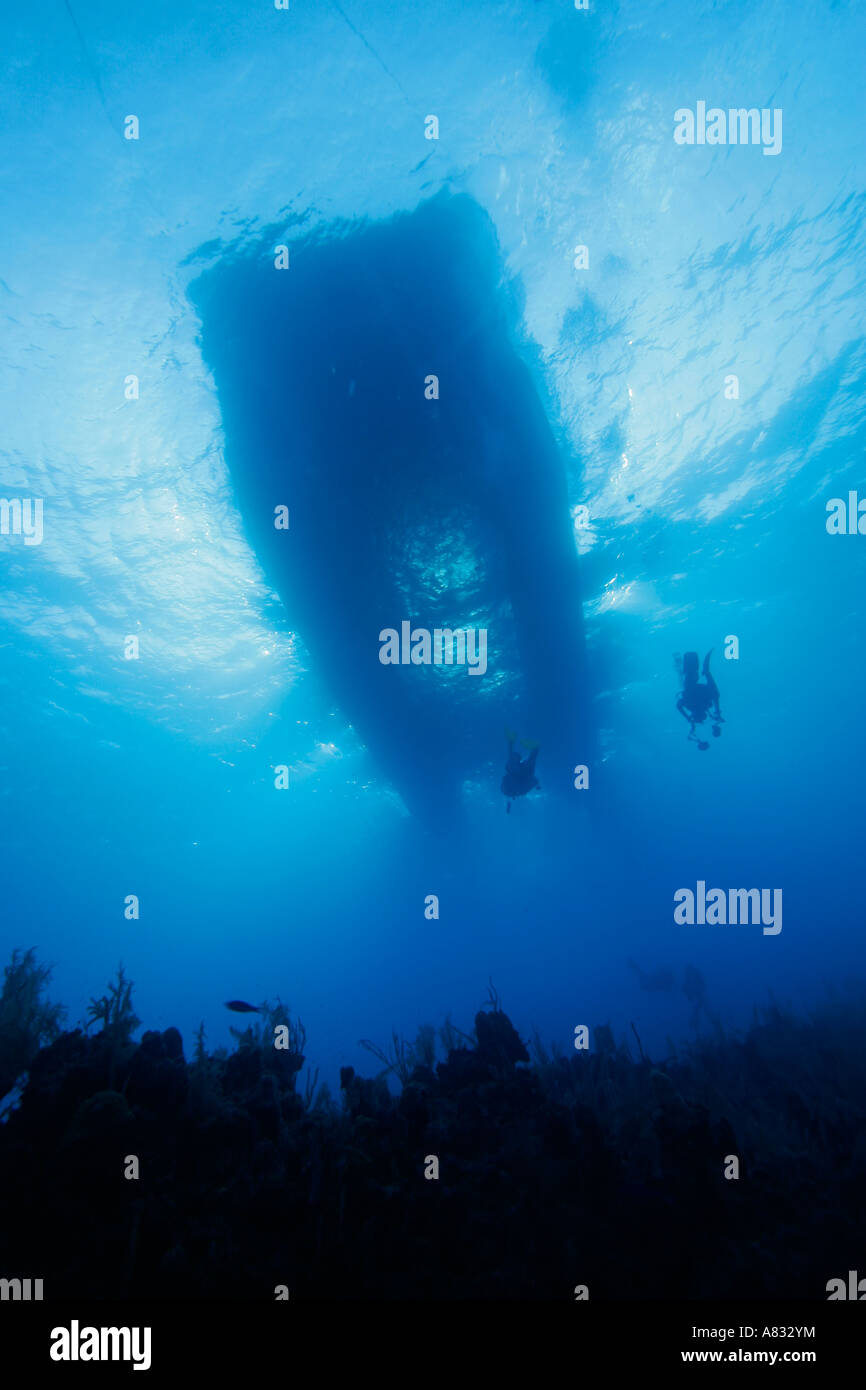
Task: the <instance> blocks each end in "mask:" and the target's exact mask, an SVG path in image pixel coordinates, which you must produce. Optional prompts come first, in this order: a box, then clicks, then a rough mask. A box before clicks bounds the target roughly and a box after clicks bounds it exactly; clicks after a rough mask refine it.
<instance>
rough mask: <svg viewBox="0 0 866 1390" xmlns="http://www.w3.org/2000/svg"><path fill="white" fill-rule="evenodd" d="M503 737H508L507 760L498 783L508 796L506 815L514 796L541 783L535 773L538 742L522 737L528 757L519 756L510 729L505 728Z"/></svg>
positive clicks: (520, 794) (526, 791) (514, 735)
mask: <svg viewBox="0 0 866 1390" xmlns="http://www.w3.org/2000/svg"><path fill="white" fill-rule="evenodd" d="M505 737H506V738H507V739H508V762H507V763H506V764H505V776H504V777H503V779H502V782H501V783H500V790H501V791H502V795H503V796H505V797H507V798H508V804H507V805H506V807H505V813H506V815H508V814H509V813H510V811H511V803H512V801H513V800H514V798H515V797H518V796H526V795H527V793H528V792H531V791H533V790H534V788H536V787H539V788H540V786H541V783H540V782H539V780H538V778H537V777H536V775H535V759H536V758H537V757H538V744H537V743H534V742H533V741H532V740H531V739H528V738H525V739H523V746H524V748H526V749H528V751H529V757H528V758H521V756H520V754H519V753H518V752H516V751H515V748H514V744H515V741H516V739H517V735H516V734H515V733H513V732H512V730H511V729H506V730H505Z"/></svg>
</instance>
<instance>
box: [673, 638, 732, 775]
mask: <svg viewBox="0 0 866 1390" xmlns="http://www.w3.org/2000/svg"><path fill="white" fill-rule="evenodd" d="M712 653H713V649H712V647H710V650H709V651H708V652H707V654H706V656H705V657H704V669H703V677H704V678H703V681H701V680H699V679H698V654H697V652H686V654H685V655H684V657H683V659H682V662H680V659H679V657H675V663H676V665H677V669H678V670H679V673H680V676H681V677H682V682H683V688H682V690H681V692H680V698H679V699H678V700H677V709H678V710H679V712H680V714H681V715H682V716H683V718H684V719H687V720H688V722H689V726H690V727H689V741H690V742H693V743H696V744H697V745H698V750H699V752H701V753H706V751H707V749H708V748H709V746H710V745H709V743H707V741H706V740H705V739H701V738H698V736H697V734H696V733H695V725H696V724H703V722H704V720H705V719H706V717H707V715H708V714H709V716H710V718H711V719H712V721H713V738H721V734H722V730H721V725H722V724H724V722H725V721H724V719H723V718H722V712H721V710H720V709H719V687H718V686H717V685H716V682H715V681H714V680H713V678H712V676H711V675H710V657H711V656H712Z"/></svg>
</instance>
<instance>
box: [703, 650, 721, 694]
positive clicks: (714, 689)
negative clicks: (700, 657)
mask: <svg viewBox="0 0 866 1390" xmlns="http://www.w3.org/2000/svg"><path fill="white" fill-rule="evenodd" d="M712 653H713V649H712V647H710V650H709V651H708V652H707V654H706V656H705V657H704V680H705V681H706V683H707V690H708V691H709V692H710V694H711V695H712V697H713V704H714V705H715V706H716V708H717V709H718V705H719V687H718V686H717V685H716V682H715V681H714V680H713V678H712V676H711V675H710V657H711V656H712Z"/></svg>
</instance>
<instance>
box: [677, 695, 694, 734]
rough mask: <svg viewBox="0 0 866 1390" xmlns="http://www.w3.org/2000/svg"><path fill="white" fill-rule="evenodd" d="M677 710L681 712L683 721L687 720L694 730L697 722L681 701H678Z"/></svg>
mask: <svg viewBox="0 0 866 1390" xmlns="http://www.w3.org/2000/svg"><path fill="white" fill-rule="evenodd" d="M677 709H678V710H679V712H680V714H681V715H682V716H683V719H686V720H687V721H688V722H689V724H691V726H692V728H694V727H695V721H694V720H693V719H692V716H691V715H690V714H689V712H688V710H687V709H686V707H685V705H684V704H683V701H682V700H681V699H680V700H677Z"/></svg>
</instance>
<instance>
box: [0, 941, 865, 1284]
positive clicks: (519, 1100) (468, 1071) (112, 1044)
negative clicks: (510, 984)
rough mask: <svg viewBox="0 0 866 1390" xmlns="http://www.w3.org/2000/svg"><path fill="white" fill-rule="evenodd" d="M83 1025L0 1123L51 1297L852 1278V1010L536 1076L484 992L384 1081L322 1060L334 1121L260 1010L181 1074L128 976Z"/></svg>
mask: <svg viewBox="0 0 866 1390" xmlns="http://www.w3.org/2000/svg"><path fill="white" fill-rule="evenodd" d="M13 964H15V962H14V961H13ZM17 964H18V966H19V967H20V965H21V962H20V961H18V962H17ZM27 968H28V969H29V970H31V971H32V970H33V969H34V963H33V960H32V957H30V958H29V959H28V965H27ZM103 1006H104V1007H103ZM97 1013H98V1017H99V1018H101V1019H102V1021H103V1025H104V1026H103V1030H102V1032H101V1033H98V1034H96V1035H95V1036H91V1035H88V1033H86V1032H84V1031H82V1030H80V1029H76V1030H74V1031H72V1032H66V1033H62V1034H60V1035H58V1036H55V1037H54V1038H53V1039H52V1040H47V1039H46V1041H47V1045H45V1046H43V1047H42V1048H41V1050H40V1051H39V1052H38V1054H37V1055H35V1056H32V1057H31V1058H30V1082H29V1085H28V1086H27V1088H26V1091H25V1092H24V1095H23V1099H22V1102H21V1105H20V1108H19V1109H18V1110H17V1111H16V1112H15V1113H12V1114H11V1115H10V1116H9V1118H8V1123H6V1124H5V1125H4V1126H2V1128H0V1230H2V1231H3V1247H4V1265H5V1266H7V1267H8V1268H13V1269H14V1268H22V1269H24V1268H26V1269H28V1270H33V1271H36V1272H38V1275H39V1277H41V1278H43V1279H44V1280H45V1288H46V1297H49V1298H50V1297H61V1296H65V1295H71V1294H73V1293H74V1294H76V1295H77V1296H81V1297H85V1296H93V1297H98V1298H110V1297H118V1296H135V1297H158V1298H178V1299H183V1298H202V1297H204V1298H208V1297H210V1298H227V1297H231V1298H238V1297H240V1298H251V1299H271V1298H273V1296H274V1287H275V1286H276V1285H277V1284H285V1285H288V1287H289V1289H290V1291H291V1296H292V1297H293V1298H295V1297H300V1298H327V1299H338V1300H342V1299H354V1298H374V1299H407V1298H410V1299H411V1298H425V1299H427V1298H438V1299H492V1298H500V1299H501V1298H519V1299H571V1298H572V1297H573V1289H574V1286H575V1285H576V1284H586V1285H588V1287H589V1290H590V1297H591V1298H593V1299H628V1298H641V1299H643V1298H692V1299H699V1298H710V1297H723V1298H725V1297H727V1298H755V1297H757V1298H768V1299H772V1298H782V1297H800V1298H807V1299H821V1298H823V1297H825V1294H824V1289H825V1285H826V1281H827V1280H828V1279H829V1278H831V1277H832V1276H834V1275H835V1274H837V1273H839V1272H840V1271H841V1272H843V1273H844V1271H845V1270H847V1269H849V1268H851V1269H855V1268H858V1261H859V1262H860V1264H862V1250H863V1242H864V1234H866V1198H864V1193H866V1181H864V1180H866V1144H864V1137H863V1136H864V1133H866V1045H864V1044H866V1013H864V1009H863V1006H862V1003H854V1004H851V1003H844V1002H841V1001H838V1000H837V1001H835V1002H833V1003H832V1004H828V1005H827V1007H826V1008H824V1009H823V1010H821V1011H820V1012H818V1013H816V1014H815V1015H813V1016H811V1017H796V1016H794V1015H792V1014H789V1013H785V1012H783V1011H781V1010H779V1009H777V1008H775V1007H773V1008H770V1009H766V1010H764V1011H762V1012H761V1013H759V1014H758V1015H756V1017H755V1020H754V1023H753V1025H752V1027H751V1028H750V1029H749V1030H748V1032H747V1033H746V1034H745V1035H744V1036H742V1037H734V1036H730V1035H720V1033H719V1031H718V1029H714V1031H713V1032H712V1034H710V1035H708V1036H706V1037H699V1038H698V1039H697V1040H696V1041H695V1042H694V1043H693V1044H692V1045H691V1047H689V1048H683V1049H681V1050H680V1052H679V1053H678V1055H676V1056H673V1057H669V1058H666V1059H664V1060H658V1061H653V1060H652V1059H651V1058H649V1057H647V1056H646V1055H645V1053H644V1051H643V1048H642V1047H641V1046H640V1042H639V1039H638V1040H637V1055H633V1053H632V1050H631V1048H630V1047H629V1046H627V1045H626V1043H625V1042H622V1041H617V1040H616V1038H615V1037H614V1034H613V1032H612V1030H611V1029H610V1028H609V1027H607V1026H606V1025H600V1026H599V1027H597V1028H596V1029H594V1030H593V1031H592V1046H591V1048H590V1050H589V1051H588V1052H577V1051H572V1052H571V1053H570V1055H568V1056H564V1055H556V1054H552V1053H551V1052H549V1051H548V1050H547V1049H546V1048H545V1047H544V1045H543V1043H542V1042H541V1040H540V1038H538V1037H537V1036H536V1040H535V1044H534V1047H533V1054H534V1055H533V1060H530V1057H529V1053H528V1051H527V1049H526V1046H525V1045H524V1042H523V1041H522V1039H521V1038H520V1036H519V1035H518V1032H517V1030H516V1029H515V1028H514V1026H513V1024H512V1023H511V1021H510V1020H509V1018H508V1017H507V1015H506V1014H505V1013H504V1012H503V1010H502V1007H501V1004H500V1002H499V1000H498V998H497V997H496V996H495V993H494V994H492V995H491V997H490V998H489V999H488V1001H487V1007H485V1008H482V1009H481V1010H480V1011H479V1012H478V1014H477V1015H476V1018H475V1025H474V1031H473V1033H472V1034H471V1035H467V1034H464V1033H459V1032H458V1030H456V1029H455V1028H454V1026H453V1025H451V1024H450V1023H449V1024H447V1025H446V1026H445V1028H444V1029H443V1030H442V1031H441V1032H440V1036H439V1039H438V1046H437V1037H436V1034H435V1031H434V1029H433V1028H432V1026H431V1025H429V1024H428V1025H424V1026H423V1027H422V1028H421V1029H419V1033H418V1037H417V1039H416V1041H415V1042H414V1043H412V1044H407V1043H406V1042H405V1041H404V1040H403V1039H401V1038H399V1037H398V1036H396V1035H394V1036H393V1037H392V1043H391V1047H390V1049H388V1050H385V1049H381V1048H379V1047H377V1046H376V1045H373V1044H371V1045H370V1047H369V1049H368V1050H371V1051H372V1052H374V1054H375V1055H376V1056H377V1057H378V1060H379V1061H380V1062H381V1063H382V1064H383V1070H382V1071H381V1072H380V1073H379V1075H377V1076H374V1077H372V1078H369V1077H363V1076H359V1075H357V1074H356V1072H355V1070H354V1068H352V1067H344V1068H343V1070H342V1073H341V1092H342V1095H341V1103H340V1104H339V1105H336V1104H334V1103H333V1102H332V1101H331V1100H330V1097H329V1096H328V1094H327V1090H326V1088H324V1087H323V1088H321V1089H320V1090H319V1091H318V1093H317V1087H316V1079H315V1073H311V1074H310V1075H309V1076H308V1080H307V1083H306V1087H305V1090H304V1093H303V1094H300V1093H299V1090H298V1077H299V1073H300V1071H301V1070H302V1068H303V1066H304V1051H303V1049H304V1047H305V1038H304V1032H303V1028H302V1025H301V1024H300V1022H299V1021H295V1020H293V1019H292V1018H291V1016H290V1014H289V1011H288V1010H287V1009H286V1008H285V1006H284V1005H282V1004H281V1002H280V1001H279V1000H277V1001H276V1003H275V1004H273V1005H268V1006H267V1007H264V1008H263V1012H262V1014H261V1016H260V1017H259V1018H258V1019H257V1020H256V1022H255V1024H253V1025H251V1026H250V1027H249V1028H246V1029H244V1030H240V1029H238V1030H236V1032H235V1038H236V1042H237V1047H236V1048H235V1049H234V1050H232V1051H230V1052H229V1051H227V1050H225V1049H217V1050H216V1051H214V1052H208V1050H207V1047H206V1039H205V1035H204V1030H203V1028H202V1029H199V1032H198V1034H197V1037H196V1042H195V1049H194V1058H193V1060H192V1061H191V1062H187V1061H186V1060H185V1058H184V1054H183V1046H182V1041H181V1038H180V1034H179V1033H178V1032H177V1030H176V1029H173V1028H169V1029H167V1030H165V1031H164V1032H162V1033H159V1032H152V1031H150V1032H146V1033H145V1034H144V1035H143V1037H142V1039H141V1041H140V1042H139V1043H138V1044H137V1045H136V1044H134V1043H133V1042H132V1041H131V1032H132V1031H133V1029H134V1023H133V1021H134V1018H135V1016H134V1014H133V1013H132V1005H131V989H130V985H129V982H128V981H126V980H125V979H124V977H123V975H122V972H120V973H119V976H118V980H117V982H116V987H115V988H114V989H113V990H112V989H109V993H108V995H107V996H105V997H104V999H103V1000H102V1001H99V1005H98V1008H97ZM5 1017H7V1018H8V1017H10V1015H8V1014H7V1015H5ZM55 1023H56V1020H55ZM280 1025H285V1026H286V1028H287V1030H288V1033H287V1035H286V1036H287V1037H288V1046H283V1047H279V1046H277V1047H275V1046H274V1042H273V1039H274V1036H275V1032H274V1030H275V1029H279V1028H280ZM112 1030H113V1034H112ZM49 1031H50V1030H49ZM636 1036H637V1035H636V1034H635V1037H636ZM0 1042H2V1039H0ZM437 1053H439V1054H440V1055H438V1057H437ZM389 1078H390V1081H391V1084H392V1086H394V1087H395V1088H396V1085H397V1083H398V1082H399V1083H400V1084H399V1090H396V1089H395V1090H391V1089H389ZM130 1155H135V1156H136V1157H137V1158H138V1160H139V1165H140V1172H139V1176H138V1177H137V1178H135V1179H133V1180H129V1179H126V1180H125V1177H124V1173H125V1164H126V1163H127V1161H128V1159H129V1156H130ZM730 1155H735V1156H737V1157H738V1159H739V1163H740V1176H739V1178H738V1179H736V1180H727V1179H726V1178H725V1175H724V1174H725V1167H726V1163H727V1160H728V1157H729V1156H730ZM431 1156H435V1157H436V1159H438V1177H430V1176H425V1173H426V1172H427V1171H428V1165H429V1161H430V1158H431Z"/></svg>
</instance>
